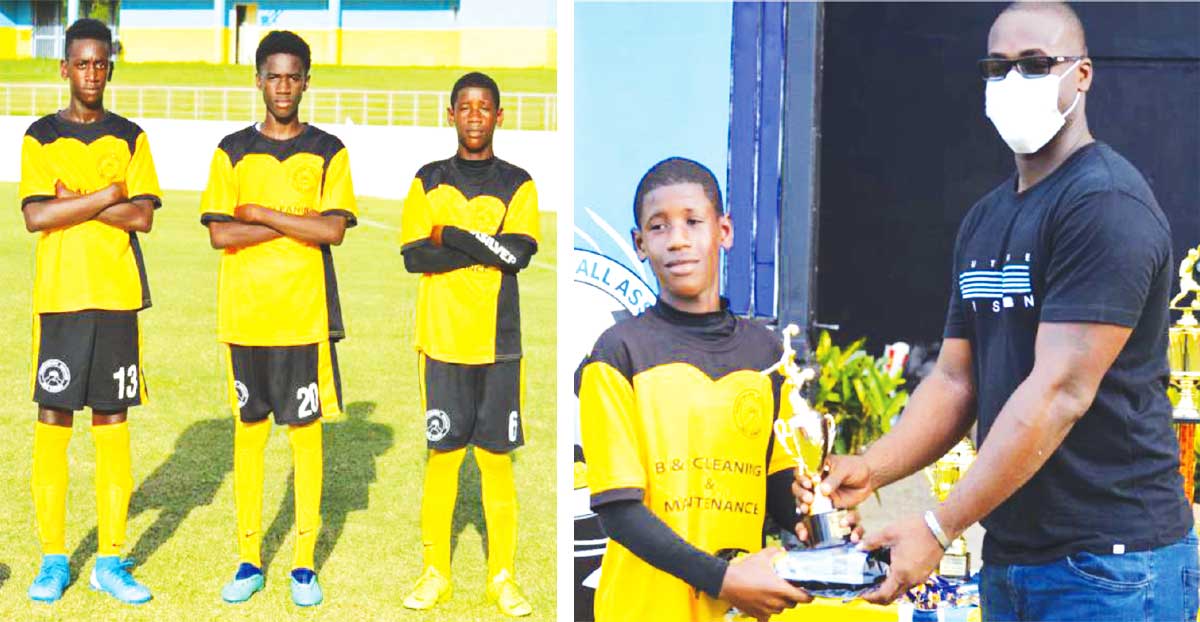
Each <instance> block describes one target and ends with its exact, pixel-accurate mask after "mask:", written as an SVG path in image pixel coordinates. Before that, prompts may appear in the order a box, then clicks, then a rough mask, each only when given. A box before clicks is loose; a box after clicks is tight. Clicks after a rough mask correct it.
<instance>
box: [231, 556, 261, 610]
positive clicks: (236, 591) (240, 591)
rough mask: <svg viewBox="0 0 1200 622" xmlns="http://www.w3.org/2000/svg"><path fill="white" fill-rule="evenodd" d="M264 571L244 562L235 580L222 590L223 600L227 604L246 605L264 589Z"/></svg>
mask: <svg viewBox="0 0 1200 622" xmlns="http://www.w3.org/2000/svg"><path fill="white" fill-rule="evenodd" d="M263 583H264V579H263V573H262V570H261V569H260V568H259V567H258V566H255V565H254V564H250V563H246V562H242V564H241V565H240V566H238V569H237V574H236V575H234V577H233V580H232V581H230V582H229V583H226V584H225V587H223V588H221V598H222V599H223V600H224V601H225V602H227V603H244V602H246V601H248V600H250V597H251V596H254V594H255V593H257V592H258V591H259V590H261V589H263Z"/></svg>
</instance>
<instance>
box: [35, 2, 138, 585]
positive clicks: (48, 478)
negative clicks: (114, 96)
mask: <svg viewBox="0 0 1200 622" xmlns="http://www.w3.org/2000/svg"><path fill="white" fill-rule="evenodd" d="M64 51H65V59H64V60H63V61H62V63H61V69H60V71H61V74H62V77H63V78H64V79H65V80H67V81H68V83H69V84H70V91H71V100H70V103H69V104H68V105H67V107H66V108H65V109H63V110H60V111H58V112H56V113H54V114H50V115H47V116H45V117H42V118H41V119H38V120H37V121H35V122H34V123H33V125H31V126H29V129H28V130H27V131H26V132H25V137H24V139H23V142H22V148H21V184H20V189H19V190H18V194H19V195H20V197H21V211H22V212H23V213H24V216H25V226H26V227H27V228H28V229H29V231H31V232H37V234H38V239H37V255H36V256H37V261H36V269H35V276H34V285H33V313H34V318H33V365H32V373H31V376H32V382H31V384H32V389H33V400H34V401H35V402H37V404H38V420H37V423H36V424H35V428H34V437H33V478H32V480H33V481H32V487H33V505H34V511H35V513H36V515H37V526H38V538H39V540H40V541H41V545H42V553H43V554H44V557H43V558H42V566H41V570H40V572H39V573H38V575H37V578H36V579H34V581H33V584H32V585H31V586H30V587H29V597H30V598H32V599H33V600H36V601H42V602H54V601H56V600H58V599H59V598H61V597H62V593H63V590H64V589H66V587H67V584H68V583H70V573H69V570H68V565H67V555H66V553H67V549H66V537H65V520H66V519H65V517H66V504H67V444H68V442H69V441H70V439H71V427H72V423H73V421H74V413H75V411H77V410H81V409H83V408H84V407H85V406H90V407H91V408H92V438H93V440H94V441H95V443H96V510H97V512H96V513H97V520H98V523H99V525H98V533H99V551H98V552H97V556H96V565H95V568H94V569H93V571H92V574H91V577H90V579H89V583H90V585H91V586H92V587H93V588H94V589H98V590H102V591H104V592H105V593H108V594H110V595H112V596H114V597H116V598H117V599H119V600H121V601H123V602H127V603H144V602H146V601H148V600H150V590H148V589H147V588H146V587H145V586H144V585H142V584H140V583H138V582H137V581H136V580H134V579H133V577H132V576H130V574H129V572H128V570H127V568H128V567H129V565H130V564H129V563H128V562H123V561H122V560H121V558H120V553H121V548H122V546H123V545H124V543H125V518H126V512H127V511H128V509H129V496H130V493H131V492H132V491H133V476H132V473H131V465H130V453H129V428H128V426H127V424H126V413H127V412H128V409H129V407H130V406H136V405H139V404H141V403H142V402H143V401H145V400H146V399H147V397H146V383H145V378H144V377H143V375H142V365H141V338H140V333H139V330H138V315H137V313H138V311H140V310H142V309H145V308H146V307H149V306H150V290H149V287H148V285H147V281H146V268H145V265H144V264H143V262H142V253H141V248H140V246H139V245H138V237H137V234H138V233H139V232H141V233H146V232H149V231H150V226H151V223H152V222H153V220H154V209H155V208H156V207H158V206H159V205H160V204H161V200H160V196H161V195H162V192H161V191H160V190H159V188H158V177H157V176H156V175H155V172H154V163H153V161H152V160H151V157H150V145H149V143H148V142H147V140H146V134H145V132H143V131H142V129H141V128H139V127H138V126H137V125H135V124H133V123H131V122H130V121H128V120H126V119H124V118H123V117H121V116H119V115H117V114H115V113H113V112H111V111H108V110H105V109H104V87H105V85H106V84H107V82H108V78H109V76H110V74H111V72H112V33H111V32H110V31H109V29H108V27H107V26H105V25H104V24H102V23H101V22H99V21H96V20H93V19H81V20H79V21H77V22H75V23H74V24H72V25H71V27H70V28H68V29H67V32H66V45H65V48H64Z"/></svg>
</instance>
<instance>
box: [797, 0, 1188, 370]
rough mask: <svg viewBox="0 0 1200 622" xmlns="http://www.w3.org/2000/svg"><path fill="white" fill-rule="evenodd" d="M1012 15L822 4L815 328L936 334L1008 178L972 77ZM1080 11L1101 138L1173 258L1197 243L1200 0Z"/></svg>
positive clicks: (879, 338) (890, 337) (872, 336)
mask: <svg viewBox="0 0 1200 622" xmlns="http://www.w3.org/2000/svg"><path fill="white" fill-rule="evenodd" d="M1003 7H1004V5H1003V4H941V3H935V4H844V3H829V4H826V5H825V22H824V28H825V46H824V55H825V66H824V81H823V84H822V88H823V93H822V98H821V108H822V110H821V114H822V119H821V132H822V142H821V162H820V166H821V174H820V179H821V182H820V247H819V260H818V268H819V274H818V278H817V315H816V317H817V320H818V321H820V322H825V323H838V324H841V326H842V331H841V334H840V336H839V337H838V338H837V339H838V340H839V341H843V340H849V339H851V338H855V337H858V336H860V335H866V336H868V338H869V343H868V347H869V348H870V349H871V350H872V351H877V350H879V349H880V348H881V347H882V346H883V344H884V343H885V342H890V341H895V340H906V341H912V342H917V343H925V342H933V341H937V340H939V339H940V337H941V330H942V322H943V319H944V315H945V309H946V302H947V300H948V298H949V292H950V289H949V288H950V278H951V277H950V255H951V251H952V248H953V244H954V236H955V233H956V232H957V228H958V224H959V222H960V221H961V219H962V217H963V216H964V215H965V214H966V212H967V210H968V209H969V208H970V207H971V205H972V203H973V202H974V201H975V200H976V199H977V198H978V197H980V196H982V195H983V194H984V193H985V192H987V191H988V190H990V189H991V188H993V187H994V186H995V185H996V184H998V183H1000V182H1001V181H1002V180H1003V179H1004V178H1005V177H1006V176H1008V175H1009V174H1011V173H1012V171H1013V168H1014V165H1013V157H1012V153H1011V152H1010V151H1009V150H1008V148H1007V147H1006V146H1005V145H1004V143H1003V142H1002V141H1001V140H1000V138H999V137H998V136H997V135H996V133H995V130H994V129H993V128H992V125H991V123H990V122H989V121H988V120H987V118H986V117H985V116H984V114H983V82H982V81H981V80H980V79H979V78H978V77H977V73H976V69H975V61H976V60H977V59H978V58H980V57H982V56H984V55H985V54H986V51H987V50H986V45H987V32H988V29H989V28H990V27H991V23H992V20H993V19H994V18H995V16H996V15H997V14H998V13H999V12H1000V10H1001V9H1002V8H1003ZM1075 9H1076V11H1077V12H1078V13H1079V16H1080V19H1081V20H1082V21H1083V24H1084V28H1085V30H1086V31H1087V37H1088V47H1089V52H1090V55H1091V57H1092V59H1093V61H1094V64H1095V79H1094V82H1093V86H1092V90H1091V92H1090V93H1089V97H1088V107H1087V113H1088V120H1089V124H1090V126H1091V129H1092V133H1093V135H1095V136H1096V138H1097V139H1099V140H1103V141H1105V142H1108V143H1109V144H1111V145H1112V146H1113V147H1114V148H1115V149H1116V150H1117V151H1118V152H1120V153H1122V154H1123V155H1124V156H1125V157H1127V158H1129V160H1130V161H1131V162H1133V164H1134V165H1135V166H1136V167H1137V168H1138V169H1139V170H1140V171H1142V174H1143V175H1145V176H1146V178H1147V180H1148V181H1149V182H1150V186H1151V187H1152V188H1153V189H1154V192H1155V195H1156V197H1157V198H1158V201H1159V203H1160V204H1161V205H1162V207H1163V210H1164V211H1165V212H1166V214H1167V216H1168V218H1169V219H1170V221H1171V227H1172V233H1173V236H1174V242H1175V256H1176V258H1177V259H1178V258H1179V257H1180V256H1181V253H1182V252H1184V251H1185V249H1187V248H1188V247H1190V246H1195V245H1196V244H1200V4H1173V3H1161V4H1159V3H1152V4H1124V3H1120V4H1117V3H1113V4H1107V3H1100V4H1082V5H1075Z"/></svg>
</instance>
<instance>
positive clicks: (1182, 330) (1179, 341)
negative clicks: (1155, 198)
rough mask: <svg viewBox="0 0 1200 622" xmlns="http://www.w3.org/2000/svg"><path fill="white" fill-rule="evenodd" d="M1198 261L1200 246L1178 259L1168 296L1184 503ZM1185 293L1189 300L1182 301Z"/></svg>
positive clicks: (1198, 341)
mask: <svg viewBox="0 0 1200 622" xmlns="http://www.w3.org/2000/svg"><path fill="white" fill-rule="evenodd" d="M1197 261H1200V246H1198V247H1196V248H1193V249H1191V250H1189V251H1188V253H1187V256H1186V257H1184V258H1183V260H1182V261H1180V262H1179V294H1178V295H1176V296H1175V297H1174V298H1172V299H1171V310H1172V311H1179V312H1180V317H1179V321H1177V322H1175V324H1174V325H1172V326H1171V329H1170V330H1169V331H1168V333H1169V339H1170V341H1169V344H1170V345H1169V346H1168V349H1167V362H1168V363H1169V364H1170V367H1171V384H1173V385H1175V386H1176V387H1177V388H1178V389H1179V401H1178V402H1176V404H1175V409H1174V411H1173V412H1172V415H1173V419H1174V420H1175V424H1176V429H1177V431H1178V435H1179V471H1180V474H1182V475H1183V490H1184V494H1186V495H1187V499H1188V503H1189V504H1190V503H1191V502H1192V491H1193V489H1194V486H1195V480H1194V473H1195V469H1196V454H1195V450H1194V449H1193V447H1194V443H1195V438H1196V424H1197V423H1200V412H1198V411H1197V409H1196V385H1197V384H1198V383H1200V322H1197V321H1196V315H1195V312H1196V311H1197V310H1200V297H1198V296H1197V295H1198V294H1200V284H1198V283H1196V279H1195V277H1194V276H1193V273H1194V272H1195V270H1196V263H1197ZM1188 296H1191V297H1192V300H1191V302H1190V303H1189V302H1185V301H1186V300H1187V298H1188Z"/></svg>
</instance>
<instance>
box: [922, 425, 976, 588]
mask: <svg viewBox="0 0 1200 622" xmlns="http://www.w3.org/2000/svg"><path fill="white" fill-rule="evenodd" d="M974 461H975V450H974V448H972V447H971V441H969V440H967V439H966V438H964V439H962V440H961V441H959V442H958V444H957V445H955V446H954V447H953V448H951V449H950V451H948V452H946V455H945V456H942V457H941V458H939V459H938V461H937V462H935V463H933V464H932V465H930V466H928V467H925V479H927V480H929V485H930V487H932V488H933V496H934V497H936V498H937V500H938V503H941V502H943V501H945V500H946V497H949V496H950V491H951V490H953V489H954V485H955V484H957V483H958V480H960V479H962V476H963V474H964V473H966V472H967V469H968V468H969V467H970V466H971V463H972V462H974ZM938 574H940V575H942V576H943V577H945V578H947V579H967V578H969V577H970V576H971V554H970V552H968V551H967V539H966V538H965V537H964V536H962V535H960V536H958V537H957V538H955V539H954V541H952V542H951V543H950V547H949V548H948V549H946V554H945V555H943V556H942V562H941V565H939V566H938Z"/></svg>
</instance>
